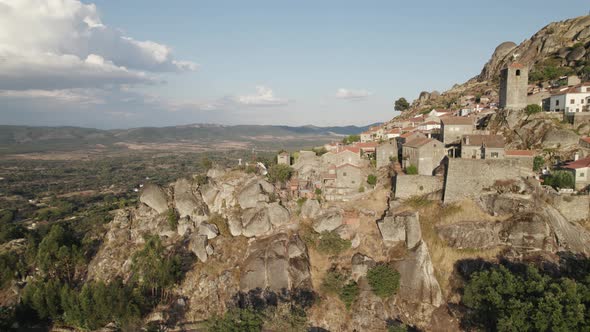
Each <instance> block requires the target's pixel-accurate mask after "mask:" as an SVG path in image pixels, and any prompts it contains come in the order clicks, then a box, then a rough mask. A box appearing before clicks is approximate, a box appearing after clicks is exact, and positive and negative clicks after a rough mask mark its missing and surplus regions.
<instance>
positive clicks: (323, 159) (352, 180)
mask: <svg viewBox="0 0 590 332" xmlns="http://www.w3.org/2000/svg"><path fill="white" fill-rule="evenodd" d="M324 148H325V152H324V153H317V152H314V151H299V152H297V153H294V154H293V156H292V155H291V154H289V153H287V152H283V153H280V154H279V155H278V156H277V162H278V163H279V164H285V165H291V166H292V167H293V169H294V171H295V174H294V175H293V176H292V178H291V180H290V182H289V190H290V192H291V195H292V196H293V197H306V198H313V197H315V196H316V195H318V194H319V193H321V195H322V196H323V197H324V198H325V199H326V200H332V201H333V200H343V201H345V200H349V199H352V198H353V197H354V196H355V195H357V194H359V193H360V192H364V190H365V188H367V186H368V184H367V177H368V176H369V174H371V173H372V170H373V167H372V166H371V163H373V166H375V167H377V168H380V167H383V166H388V165H391V163H392V161H393V160H394V159H395V158H397V145H396V144H395V141H387V142H381V143H378V142H356V143H353V144H349V145H345V144H343V143H341V142H335V143H330V144H326V145H325V146H324ZM292 157H293V158H292ZM292 159H293V162H292V163H291V160H292Z"/></svg>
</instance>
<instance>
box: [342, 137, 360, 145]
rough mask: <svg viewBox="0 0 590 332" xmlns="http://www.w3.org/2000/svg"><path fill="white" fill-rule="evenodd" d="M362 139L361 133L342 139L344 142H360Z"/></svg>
mask: <svg viewBox="0 0 590 332" xmlns="http://www.w3.org/2000/svg"><path fill="white" fill-rule="evenodd" d="M360 141H361V137H360V136H359V135H350V136H347V137H344V138H343V139H342V143H344V144H352V143H354V142H360Z"/></svg>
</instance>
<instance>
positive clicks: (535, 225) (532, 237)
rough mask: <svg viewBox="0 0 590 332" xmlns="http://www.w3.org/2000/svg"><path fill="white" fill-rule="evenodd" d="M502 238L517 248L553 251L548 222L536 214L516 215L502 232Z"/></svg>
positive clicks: (553, 246) (553, 244) (553, 243)
mask: <svg viewBox="0 0 590 332" xmlns="http://www.w3.org/2000/svg"><path fill="white" fill-rule="evenodd" d="M502 237H503V240H504V241H505V242H506V243H507V244H509V245H511V246H512V247H513V248H515V249H517V250H545V251H550V252H552V251H555V242H554V240H553V239H554V237H553V234H552V232H551V227H550V226H549V224H548V223H547V222H546V220H544V219H543V218H542V216H540V215H538V214H533V213H530V214H524V215H520V216H518V217H517V218H516V219H515V220H513V221H512V222H511V224H510V225H509V226H508V227H507V228H506V230H505V231H504V232H503V235H502Z"/></svg>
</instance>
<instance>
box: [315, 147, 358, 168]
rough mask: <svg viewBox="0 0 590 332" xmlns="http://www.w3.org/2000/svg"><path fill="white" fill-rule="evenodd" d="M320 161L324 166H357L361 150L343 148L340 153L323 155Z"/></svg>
mask: <svg viewBox="0 0 590 332" xmlns="http://www.w3.org/2000/svg"><path fill="white" fill-rule="evenodd" d="M321 160H322V164H324V165H334V166H340V165H342V164H352V165H359V164H360V162H361V150H360V148H358V147H352V146H345V147H343V148H342V149H341V150H340V151H337V152H327V153H324V154H323V155H322V157H321Z"/></svg>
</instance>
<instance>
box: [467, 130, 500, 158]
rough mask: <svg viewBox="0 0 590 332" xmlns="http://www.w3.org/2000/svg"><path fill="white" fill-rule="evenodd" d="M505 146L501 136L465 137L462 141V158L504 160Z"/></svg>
mask: <svg viewBox="0 0 590 332" xmlns="http://www.w3.org/2000/svg"><path fill="white" fill-rule="evenodd" d="M504 145H505V143H504V137H502V136H500V135H465V136H463V138H462V139H461V158H464V159H504V157H505V151H504Z"/></svg>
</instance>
